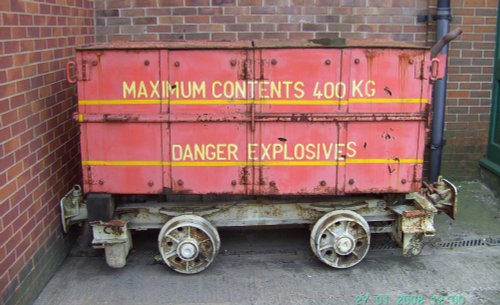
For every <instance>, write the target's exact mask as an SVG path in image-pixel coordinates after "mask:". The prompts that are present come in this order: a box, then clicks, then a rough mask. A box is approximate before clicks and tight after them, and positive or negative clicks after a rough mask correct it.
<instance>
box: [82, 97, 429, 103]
mask: <svg viewBox="0 0 500 305" xmlns="http://www.w3.org/2000/svg"><path fill="white" fill-rule="evenodd" d="M420 102H422V103H427V102H428V101H427V99H420V98H350V99H347V100H274V99H273V100H255V101H253V100H241V99H239V100H213V99H212V100H170V104H171V105H249V104H252V103H255V104H258V105H347V104H387V103H401V104H419V103H420ZM168 103H169V101H168V100H126V99H123V100H79V101H78V104H79V105H160V104H168Z"/></svg>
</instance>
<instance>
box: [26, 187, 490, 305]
mask: <svg viewBox="0 0 500 305" xmlns="http://www.w3.org/2000/svg"><path fill="white" fill-rule="evenodd" d="M457 185H458V187H459V189H460V194H459V205H460V206H459V213H460V214H459V217H458V219H457V220H456V221H452V220H450V219H449V218H447V216H445V215H439V216H438V218H437V221H436V222H437V223H436V229H437V231H438V232H437V235H436V237H434V238H432V239H429V240H427V243H426V247H425V248H424V251H423V253H422V254H421V255H420V256H418V257H413V258H405V257H402V256H401V251H400V249H395V248H394V247H393V244H392V243H390V242H388V241H387V240H386V239H385V238H383V237H379V238H374V242H373V247H372V249H371V251H370V252H369V254H368V255H367V257H366V258H365V259H364V260H363V262H361V263H360V264H359V265H357V266H355V267H354V268H351V269H347V270H335V269H331V268H329V267H327V266H326V265H324V264H322V263H320V262H319V261H318V260H317V259H316V258H315V257H314V255H313V254H312V253H311V251H310V249H309V232H308V230H307V228H304V227H295V228H281V229H276V228H274V229H238V230H228V229H226V230H221V231H220V235H221V240H222V247H221V253H220V254H219V256H218V257H217V258H216V260H215V262H214V263H213V264H212V265H211V266H210V267H209V268H208V269H207V270H205V271H204V272H202V273H200V274H197V275H189V276H186V275H180V274H177V273H175V272H172V271H170V270H169V269H168V268H167V267H165V266H163V265H160V264H158V263H155V261H154V259H153V257H154V256H155V255H156V254H157V249H156V237H157V236H156V235H157V232H149V233H148V232H146V233H145V232H138V234H135V235H134V238H135V239H134V242H135V248H134V250H133V251H132V252H131V254H130V255H129V258H128V264H127V266H126V267H125V268H123V269H118V270H117V269H111V268H109V267H107V265H106V263H105V261H104V257H102V253H101V252H98V251H94V250H91V249H89V248H88V246H87V245H86V244H85V243H83V242H80V243H78V244H77V245H76V246H75V248H74V249H73V251H72V253H71V254H70V256H69V257H68V258H67V259H66V261H65V262H64V264H63V265H62V266H61V268H60V270H59V271H58V272H57V274H56V275H55V276H54V277H53V278H52V280H51V281H50V282H49V284H48V285H47V287H46V288H45V290H44V291H43V292H42V293H41V295H40V296H39V297H38V299H37V300H36V301H35V304H36V305H42V304H47V305H49V304H50V305H56V304H75V305H76V304H120V305H126V304H287V305H292V304H334V305H335V304H339V305H343V304H384V305H385V304H386V305H392V304H405V305H408V304H431V305H437V304H473V305H481V304H489V305H498V304H500V219H499V213H498V207H499V206H500V202H499V201H498V199H496V198H495V197H494V196H493V194H492V193H491V192H490V191H489V190H488V189H486V188H485V187H484V186H483V185H482V184H480V183H478V182H464V183H457ZM82 240H85V236H82ZM82 245H83V246H82Z"/></svg>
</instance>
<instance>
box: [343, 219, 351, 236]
mask: <svg viewBox="0 0 500 305" xmlns="http://www.w3.org/2000/svg"><path fill="white" fill-rule="evenodd" d="M342 223H343V224H344V234H347V233H348V232H347V230H348V229H349V222H348V221H343V222H342Z"/></svg>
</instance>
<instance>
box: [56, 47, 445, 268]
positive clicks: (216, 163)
mask: <svg viewBox="0 0 500 305" xmlns="http://www.w3.org/2000/svg"><path fill="white" fill-rule="evenodd" d="M444 65H445V63H444V62H443V63H440V62H439V60H438V59H432V58H431V54H430V50H429V49H428V48H423V47H421V46H414V45H408V44H401V43H377V42H371V43H367V42H353V41H344V40H338V41H337V40H335V41H328V40H327V41H321V40H320V41H308V42H268V41H254V42H236V43H222V42H217V43H215V42H214V43H187V42H182V43H126V44H123V43H112V44H105V45H99V46H91V47H86V48H82V49H80V50H78V51H77V59H76V62H71V63H70V64H69V65H68V70H71V69H70V68H71V66H73V68H74V69H75V70H76V72H75V75H74V76H73V77H74V79H70V80H71V81H78V95H79V101H78V113H76V114H75V116H74V118H75V120H76V121H77V122H79V123H80V126H81V153H82V166H83V192H84V193H85V194H86V202H85V204H84V203H83V202H81V203H80V201H81V200H82V198H83V196H82V194H81V189H80V188H79V187H76V188H75V189H74V190H73V191H71V192H69V193H68V195H67V196H66V197H65V198H63V200H62V201H61V202H62V210H63V220H64V222H65V228H66V226H67V225H68V224H69V223H71V222H75V221H79V220H81V219H83V218H86V217H87V211H88V218H89V220H91V225H92V228H93V233H94V240H93V244H94V246H96V247H104V248H105V250H106V259H107V262H108V264H109V265H110V266H112V267H122V266H124V265H125V263H126V256H127V253H128V251H129V249H130V247H131V238H130V234H129V230H134V229H140V230H143V229H160V228H161V231H160V235H159V237H158V242H159V250H160V252H161V254H162V256H163V259H164V261H165V263H166V264H167V265H168V266H170V267H171V268H172V269H174V270H176V271H178V272H182V273H196V272H199V271H201V270H203V269H205V268H206V267H208V265H209V264H210V263H211V262H212V261H213V259H214V258H215V256H216V255H217V252H218V250H219V246H220V241H219V236H218V233H217V229H216V228H217V227H224V226H253V225H278V224H298V223H302V224H314V226H313V229H312V232H311V247H312V250H313V252H314V253H315V255H316V256H317V257H318V258H319V259H320V260H321V261H323V262H324V263H326V264H328V265H330V266H332V267H336V268H347V267H350V266H353V265H355V264H357V263H358V262H360V261H361V260H362V259H363V257H364V256H365V255H366V253H367V251H368V249H369V246H370V235H371V234H373V233H390V234H392V236H393V237H394V238H395V240H396V241H398V242H399V243H400V244H401V246H402V248H403V253H404V254H405V255H415V254H418V253H419V252H420V250H421V247H422V238H423V236H427V235H433V234H434V231H435V230H434V227H433V219H434V215H435V214H436V212H437V211H438V209H445V210H446V211H447V212H448V213H449V214H450V215H451V216H453V215H454V201H455V189H454V187H453V186H452V185H451V184H450V183H449V182H447V181H445V180H439V181H438V182H437V183H436V184H434V185H432V186H430V185H428V184H425V183H424V182H423V180H422V167H423V162H424V160H423V159H424V150H425V139H426V136H427V132H428V129H429V123H430V122H429V117H430V104H431V100H430V98H431V82H432V81H433V80H435V79H437V78H438V77H440V74H441V71H443V67H444ZM79 211H80V212H81V213H80V215H78V212H79Z"/></svg>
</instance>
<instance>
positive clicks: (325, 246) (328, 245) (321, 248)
mask: <svg viewBox="0 0 500 305" xmlns="http://www.w3.org/2000/svg"><path fill="white" fill-rule="evenodd" d="M326 249H333V245H331V244H326V245H324V246H322V247H320V248H319V251H323V250H326Z"/></svg>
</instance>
